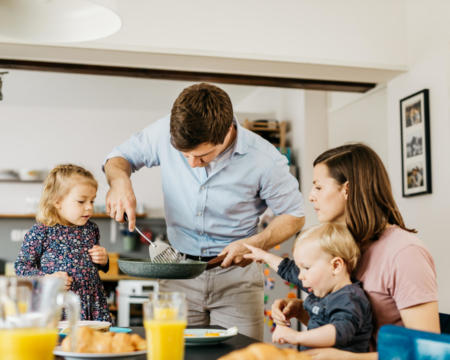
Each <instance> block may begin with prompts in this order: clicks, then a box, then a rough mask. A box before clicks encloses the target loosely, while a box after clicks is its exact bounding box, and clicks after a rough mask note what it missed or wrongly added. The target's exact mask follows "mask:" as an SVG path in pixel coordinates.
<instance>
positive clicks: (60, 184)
mask: <svg viewBox="0 0 450 360" xmlns="http://www.w3.org/2000/svg"><path fill="white" fill-rule="evenodd" d="M77 178H79V179H77ZM78 181H80V182H85V183H88V184H91V185H92V186H94V187H95V188H96V189H97V187H98V184H97V180H95V178H94V176H93V175H92V173H91V172H90V171H88V170H86V169H84V168H82V167H81V166H77V165H73V164H63V165H58V166H56V167H55V168H54V169H53V170H52V171H50V173H49V174H48V176H47V178H46V179H45V181H44V187H43V189H42V196H41V200H40V202H39V208H38V212H37V214H36V221H37V222H39V223H42V224H44V225H47V226H54V225H56V224H61V223H63V222H64V221H63V219H61V217H60V216H59V214H58V211H57V209H56V207H55V203H56V202H57V201H58V200H60V199H62V198H63V197H64V196H65V195H66V194H67V193H68V192H69V190H70V188H71V186H73V184H74V182H78Z"/></svg>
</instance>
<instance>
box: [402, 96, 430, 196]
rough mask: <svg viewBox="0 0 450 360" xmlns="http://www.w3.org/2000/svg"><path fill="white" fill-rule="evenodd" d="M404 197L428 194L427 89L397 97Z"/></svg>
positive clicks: (428, 134) (428, 118) (428, 128)
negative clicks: (398, 102) (399, 98)
mask: <svg viewBox="0 0 450 360" xmlns="http://www.w3.org/2000/svg"><path fill="white" fill-rule="evenodd" d="M400 122H401V143H402V189H403V191H402V193H403V197H409V196H416V195H421V194H431V153H430V109H429V91H428V89H424V90H421V91H418V92H416V93H414V94H412V95H409V96H407V97H405V98H403V99H401V100H400Z"/></svg>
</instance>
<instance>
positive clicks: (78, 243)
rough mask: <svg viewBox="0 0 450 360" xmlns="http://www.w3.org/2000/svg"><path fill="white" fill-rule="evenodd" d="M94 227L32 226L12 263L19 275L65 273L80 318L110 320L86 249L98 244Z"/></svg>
mask: <svg viewBox="0 0 450 360" xmlns="http://www.w3.org/2000/svg"><path fill="white" fill-rule="evenodd" d="M99 238H100V233H99V230H98V227H97V225H96V224H94V223H93V222H91V221H88V222H87V223H86V225H84V226H64V225H59V224H57V225H55V226H46V225H43V224H35V225H34V226H33V227H32V228H31V230H30V231H28V233H27V234H26V235H25V238H24V241H23V244H22V248H21V249H20V252H19V255H18V257H17V260H16V262H15V264H14V266H15V269H16V274H17V275H18V276H36V275H37V276H42V275H45V274H53V273H55V272H57V271H64V272H66V273H67V274H68V275H69V276H71V277H72V278H73V282H72V286H71V289H70V290H71V291H73V292H74V293H75V294H77V295H78V296H79V297H80V302H81V319H82V320H101V321H111V316H110V314H109V310H108V305H107V303H106V296H105V290H104V288H103V284H102V282H101V281H100V276H99V274H98V270H99V269H100V270H103V271H108V268H109V262H108V263H107V264H106V265H105V266H101V265H97V264H94V263H93V262H92V260H91V257H90V255H89V253H88V250H89V249H90V248H92V247H93V246H94V245H98V244H99Z"/></svg>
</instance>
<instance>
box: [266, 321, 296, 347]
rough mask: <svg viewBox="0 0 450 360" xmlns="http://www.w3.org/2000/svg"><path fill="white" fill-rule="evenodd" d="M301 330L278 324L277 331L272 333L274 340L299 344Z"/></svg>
mask: <svg viewBox="0 0 450 360" xmlns="http://www.w3.org/2000/svg"><path fill="white" fill-rule="evenodd" d="M298 335H299V332H298V331H295V330H293V329H291V328H289V327H287V326H283V325H277V327H276V328H275V331H274V332H273V334H272V341H273V342H274V343H278V344H286V343H288V344H292V345H298V344H299V341H298Z"/></svg>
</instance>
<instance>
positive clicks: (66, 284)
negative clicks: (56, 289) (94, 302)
mask: <svg viewBox="0 0 450 360" xmlns="http://www.w3.org/2000/svg"><path fill="white" fill-rule="evenodd" d="M44 277H57V278H60V279H62V280H63V281H64V289H65V290H70V287H71V286H72V282H73V278H72V277H71V276H69V274H67V273H66V272H65V271H57V272H54V273H53V274H47V275H45V276H44Z"/></svg>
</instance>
